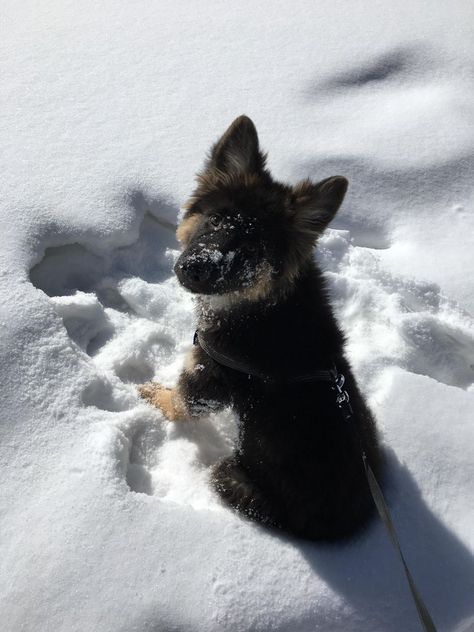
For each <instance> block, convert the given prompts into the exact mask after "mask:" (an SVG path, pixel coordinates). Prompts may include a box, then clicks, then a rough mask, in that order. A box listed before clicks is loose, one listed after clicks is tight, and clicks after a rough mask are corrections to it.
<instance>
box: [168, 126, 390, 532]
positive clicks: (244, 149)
mask: <svg viewBox="0 0 474 632" xmlns="http://www.w3.org/2000/svg"><path fill="white" fill-rule="evenodd" d="M346 187H347V183H346V181H345V180H344V179H343V178H340V177H335V178H330V179H328V180H325V181H323V182H322V183H319V184H316V185H314V184H312V183H310V182H308V181H306V182H304V183H302V184H300V185H297V186H296V187H294V188H292V187H288V186H285V185H282V184H279V183H276V182H274V181H273V180H272V178H271V176H270V174H269V173H268V171H266V169H265V158H264V156H263V155H262V154H261V152H260V150H259V147H258V138H257V135H256V131H255V128H254V126H253V123H252V122H251V121H250V119H248V118H247V117H240V118H239V119H237V121H235V122H234V123H233V125H232V126H231V127H230V128H229V130H228V131H227V132H226V134H224V136H223V137H222V139H221V140H220V141H219V142H218V143H217V144H216V145H215V146H214V149H213V152H212V153H211V158H210V160H209V162H208V163H207V166H206V170H205V172H204V174H202V175H201V176H200V184H199V186H198V189H197V191H196V192H195V194H194V196H193V198H192V199H191V202H190V204H189V207H188V211H187V213H186V215H185V217H184V220H183V226H186V222H189V224H188V225H189V226H192V230H189V231H188V233H187V234H186V239H184V240H183V242H184V243H183V245H184V250H183V253H182V255H181V257H180V259H179V260H178V262H177V264H176V268H175V269H176V272H177V275H178V278H179V279H180V281H181V283H182V284H183V285H184V286H185V287H187V288H188V289H190V290H191V291H193V292H195V293H197V294H200V295H201V296H200V297H199V327H200V329H201V330H202V331H203V332H204V334H203V335H204V336H205V339H206V341H207V342H208V343H209V344H210V345H211V346H212V347H214V348H215V349H217V350H218V351H220V352H222V353H225V354H226V355H228V356H231V357H232V358H234V359H236V360H237V361H239V360H240V361H244V362H245V363H247V364H250V365H251V366H252V367H255V369H257V370H259V371H261V372H264V373H267V374H271V375H273V376H274V377H275V380H274V381H272V382H263V381H262V380H261V379H259V378H257V377H250V376H248V375H245V374H244V373H241V372H238V371H235V370H232V369H229V368H226V367H223V366H222V365H220V364H218V363H216V362H215V361H214V360H212V359H211V358H210V357H209V356H208V355H207V354H206V353H205V352H204V351H203V350H202V349H201V348H200V347H196V348H195V349H194V353H193V357H192V366H189V365H188V367H187V368H186V369H185V370H184V371H183V372H182V374H181V377H180V380H179V384H178V388H177V392H178V393H179V396H180V398H181V399H182V401H183V402H184V404H185V406H186V408H187V410H188V411H189V413H190V414H195V415H198V414H201V413H202V412H203V410H206V407H207V408H211V409H213V410H216V409H219V408H221V407H224V406H232V407H233V408H234V410H235V411H236V412H237V414H238V416H239V419H240V433H239V442H238V445H237V446H236V449H235V452H234V454H233V456H232V457H230V458H226V459H224V460H222V461H221V462H219V463H218V464H217V465H216V466H215V467H214V469H213V472H212V482H213V485H214V487H215V489H216V490H217V492H218V493H219V494H220V496H221V497H222V498H223V499H224V500H225V501H226V502H227V503H228V504H229V505H231V506H232V507H234V508H235V509H237V510H238V511H240V512H242V513H243V514H245V515H246V516H248V517H249V518H252V519H254V520H258V521H260V522H262V523H264V524H268V525H272V526H275V527H280V528H283V529H285V530H287V531H289V532H291V533H293V534H295V535H298V536H304V537H307V538H311V539H326V540H333V539H337V538H341V537H346V536H349V535H351V534H353V533H354V532H355V531H356V530H357V529H359V528H360V527H362V526H363V525H364V524H365V523H366V521H367V520H368V518H369V516H370V515H371V513H372V505H373V503H372V500H371V496H370V493H369V490H368V486H367V482H366V479H365V474H364V469H363V464H362V460H361V448H363V449H364V450H365V452H366V453H367V456H368V458H369V461H370V463H371V465H372V468H373V469H374V470H375V471H376V472H377V471H379V453H378V447H377V438H376V431H375V424H374V420H373V418H372V416H371V413H370V411H369V410H368V408H367V405H366V403H365V401H364V398H363V397H362V395H361V393H360V392H359V390H358V388H357V384H356V382H355V379H354V376H353V374H352V371H351V368H350V366H349V364H348V362H347V360H346V358H345V357H344V337H343V334H342V333H341V330H340V329H339V327H338V325H337V323H336V320H335V318H334V315H333V313H332V309H331V306H330V304H329V301H328V298H327V295H326V291H325V286H324V280H323V277H322V274H321V272H320V271H319V270H318V268H317V266H316V264H315V263H314V259H313V256H312V248H313V246H314V244H315V242H316V239H317V237H318V236H319V235H320V234H321V232H322V230H323V229H324V228H325V226H326V225H327V224H328V222H329V221H330V220H331V219H332V217H333V216H334V214H335V213H336V211H337V209H338V207H339V205H340V203H341V202H342V199H343V197H344V193H345V190H346ZM190 220H191V221H190ZM183 234H184V231H183ZM229 253H230V254H229ZM232 253H233V254H232ZM334 362H335V363H336V365H337V367H338V369H339V371H340V372H342V373H343V374H344V375H345V377H346V387H347V390H348V391H349V393H350V396H351V404H352V408H353V411H354V414H353V417H352V418H351V420H350V421H345V420H344V419H343V416H342V415H341V411H340V410H339V408H338V407H337V405H336V402H335V392H334V391H333V390H332V389H331V387H330V385H329V384H328V383H327V382H311V383H299V384H291V383H288V382H287V381H286V380H285V378H287V377H291V376H293V375H301V374H303V373H311V372H314V371H315V370H318V369H329V368H331V367H332V365H333V363H334ZM193 367H194V368H193Z"/></svg>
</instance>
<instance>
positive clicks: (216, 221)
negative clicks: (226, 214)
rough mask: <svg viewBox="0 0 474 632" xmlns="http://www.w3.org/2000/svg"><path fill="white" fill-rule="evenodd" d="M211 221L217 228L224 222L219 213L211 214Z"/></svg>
mask: <svg viewBox="0 0 474 632" xmlns="http://www.w3.org/2000/svg"><path fill="white" fill-rule="evenodd" d="M209 222H210V223H211V224H212V226H214V228H217V227H218V226H220V225H221V223H222V217H221V216H220V215H219V214H218V213H214V214H213V215H210V217H209Z"/></svg>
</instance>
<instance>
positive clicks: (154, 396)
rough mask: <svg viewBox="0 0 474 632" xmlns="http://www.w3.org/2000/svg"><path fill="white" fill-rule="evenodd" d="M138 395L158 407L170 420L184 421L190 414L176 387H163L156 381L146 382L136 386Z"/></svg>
mask: <svg viewBox="0 0 474 632" xmlns="http://www.w3.org/2000/svg"><path fill="white" fill-rule="evenodd" d="M138 392H139V393H140V396H141V397H142V398H143V399H145V400H146V401H147V402H148V403H150V404H151V405H152V406H155V407H156V408H159V409H160V410H161V412H162V413H163V414H164V416H165V417H166V418H167V419H169V420H170V421H186V420H187V419H189V418H190V414H189V412H188V410H187V409H186V406H185V404H184V402H183V400H182V399H181V397H180V395H179V393H178V391H177V389H176V388H165V387H164V386H161V384H158V383H157V382H147V383H146V384H142V385H141V386H139V387H138Z"/></svg>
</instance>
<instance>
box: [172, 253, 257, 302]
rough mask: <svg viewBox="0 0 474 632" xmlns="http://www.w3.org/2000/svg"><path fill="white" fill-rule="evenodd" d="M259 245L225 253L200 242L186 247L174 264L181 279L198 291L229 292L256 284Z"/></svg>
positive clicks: (188, 287)
mask: <svg viewBox="0 0 474 632" xmlns="http://www.w3.org/2000/svg"><path fill="white" fill-rule="evenodd" d="M261 269H262V264H261V262H259V252H258V248H257V247H255V246H253V245H249V246H244V247H241V248H238V249H235V250H228V251H227V252H222V251H221V250H219V249H218V248H215V247H212V246H205V245H200V244H198V248H193V249H187V250H185V251H184V252H183V253H182V254H181V256H180V257H179V259H178V261H177V262H176V264H175V266H174V271H175V273H176V276H177V277H178V281H179V282H180V283H181V285H182V286H183V287H185V288H186V289H187V290H189V291H190V292H193V293H195V294H207V295H212V294H218V295H221V294H227V293H230V292H238V291H241V290H248V289H249V288H251V287H253V286H254V285H255V284H256V283H257V281H258V278H259V275H260V273H261Z"/></svg>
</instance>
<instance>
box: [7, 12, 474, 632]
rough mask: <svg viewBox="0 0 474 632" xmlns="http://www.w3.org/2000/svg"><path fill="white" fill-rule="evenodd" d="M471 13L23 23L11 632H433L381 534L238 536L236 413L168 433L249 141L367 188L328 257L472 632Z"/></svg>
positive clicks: (413, 540) (11, 50) (16, 40)
mask: <svg viewBox="0 0 474 632" xmlns="http://www.w3.org/2000/svg"><path fill="white" fill-rule="evenodd" d="M473 7H474V5H473V3H472V2H470V1H469V0H465V1H459V0H458V1H452V2H441V0H431V2H425V1H423V0H410V1H407V0H399V1H398V2H393V1H385V0H383V1H382V0H380V1H376V0H372V1H368V2H364V3H362V2H350V1H349V0H346V1H341V0H339V1H335V0H331V1H328V0H320V1H319V2H317V3H316V2H296V3H290V2H288V1H286V2H277V1H275V2H265V1H261V2H248V1H247V0H241V1H240V2H238V3H229V2H222V1H216V0H205V2H200V3H197V2H184V1H181V2H176V1H175V2H167V1H164V0H163V1H160V2H158V1H142V0H130V1H129V2H126V3H125V2H118V1H117V0H116V1H111V0H103V1H102V2H100V3H99V2H92V1H91V0H82V1H81V2H73V1H67V0H62V1H59V0H49V1H48V2H34V1H32V0H24V1H23V2H18V1H15V0H3V2H2V3H1V6H0V34H1V37H0V65H1V70H0V77H1V89H2V92H1V94H2V106H1V114H0V146H1V152H0V163H1V168H0V182H1V185H0V189H1V196H0V212H1V226H2V230H1V233H0V240H1V246H0V248H1V250H0V258H1V263H0V284H1V293H0V336H1V341H0V354H1V357H0V379H1V385H2V404H1V422H0V434H1V436H0V463H1V476H0V529H1V530H0V560H1V563H0V600H1V604H0V613H1V615H0V619H1V624H0V625H1V627H2V629H3V630H6V631H7V632H18V631H20V630H22V631H27V632H30V631H31V632H33V631H34V632H38V631H41V632H43V631H45V632H49V631H51V632H53V631H54V632H59V631H61V632H66V631H67V632H69V631H71V632H72V631H81V632H82V631H94V632H109V631H113V632H118V631H120V632H132V631H136V632H172V631H177V632H182V631H183V632H184V631H192V632H199V631H206V632H207V631H213V632H214V631H221V630H223V631H225V630H229V631H230V630H231V631H232V632H240V631H242V632H246V631H250V630H252V631H255V632H265V631H270V630H272V631H281V632H307V631H308V632H309V631H313V630H322V631H326V630H328V631H331V632H338V631H341V632H342V631H347V630H351V631H354V632H359V631H360V632H381V631H382V632H399V631H400V630H403V631H405V632H410V631H411V630H419V629H420V628H419V624H418V621H417V616H416V612H415V610H414V607H413V605H412V603H411V601H410V598H409V594H408V592H407V588H406V585H405V583H404V579H403V576H402V573H401V569H400V565H399V562H398V560H397V558H396V557H395V555H394V553H393V552H392V550H391V548H390V544H389V543H388V540H387V538H386V535H385V533H384V531H383V527H382V526H381V525H380V524H379V523H377V522H375V523H374V524H373V525H372V526H371V528H370V529H369V530H367V532H366V533H365V534H364V535H363V536H361V537H360V538H358V539H357V540H356V541H354V542H352V543H350V544H347V545H344V546H342V545H337V546H331V547H329V546H326V545H318V544H310V543H306V542H302V541H297V540H293V539H290V538H288V537H285V536H281V537H278V536H277V535H275V534H274V533H270V532H267V531H265V530H264V529H262V528H261V527H259V526H257V525H254V524H249V523H247V522H245V521H244V520H242V519H241V518H240V517H238V516H236V515H234V514H233V513H232V512H231V511H229V510H228V509H226V508H225V507H223V506H221V504H220V503H219V501H218V500H217V498H216V497H215V496H214V494H213V493H212V491H211V489H210V486H209V484H208V482H207V474H208V471H209V467H210V465H211V464H212V463H214V462H215V461H216V459H217V458H219V456H221V455H222V454H225V453H227V452H228V451H229V450H231V448H232V441H233V437H234V436H235V420H234V419H233V417H232V415H231V414H230V413H226V414H222V415H218V416H214V417H212V418H210V419H207V420H203V421H202V422H199V423H192V424H191V423H190V424H180V425H174V424H171V423H167V422H165V421H164V420H163V418H162V417H161V415H160V413H159V412H158V411H155V410H153V409H152V408H150V407H148V406H147V405H146V404H144V403H142V402H141V401H139V399H138V398H137V395H136V391H135V384H136V383H140V382H143V381H145V380H148V379H151V378H155V379H159V380H161V381H163V382H164V383H166V384H169V385H172V384H173V382H174V380H175V379H176V376H177V375H178V372H179V369H180V365H181V363H182V360H183V356H184V353H185V352H186V350H187V348H188V347H189V345H190V342H191V340H192V333H193V322H194V318H193V311H192V299H191V297H190V296H189V295H187V294H185V293H184V292H183V291H182V290H181V289H179V288H178V286H177V283H176V281H175V280H174V278H173V277H172V274H171V268H172V263H173V259H174V257H176V253H177V244H176V242H175V240H174V237H173V235H172V233H171V232H170V231H168V230H167V229H166V228H165V227H164V226H163V225H162V224H160V223H158V222H157V221H156V219H155V218H157V217H158V218H164V219H166V220H167V221H169V222H175V221H176V216H177V212H178V209H179V205H180V204H181V203H182V202H183V201H184V200H185V198H186V196H187V195H188V194H189V193H190V191H191V189H192V186H193V176H194V173H195V172H196V170H197V169H198V168H199V167H200V166H201V164H202V161H203V158H204V155H205V152H206V150H207V149H208V147H209V145H210V144H211V143H212V142H213V141H215V140H216V138H217V137H218V136H219V134H220V133H222V132H223V131H224V129H225V128H226V127H227V125H228V124H229V123H230V122H231V121H232V120H233V118H235V117H236V116H238V115H239V114H242V113H245V114H248V115H249V116H251V117H252V118H253V120H254V121H255V123H256V125H257V128H258V130H259V134H260V139H261V144H262V146H263V147H264V149H266V150H268V151H269V154H270V159H269V165H270V168H271V169H272V172H273V173H274V175H275V176H276V177H278V178H280V179H282V180H284V181H291V182H296V181H297V180H298V179H301V178H304V177H307V176H310V177H312V178H314V179H316V180H317V179H322V178H324V177H327V176H329V175H333V174H343V175H346V176H347V177H348V178H349V180H350V189H349V193H348V195H347V198H346V201H345V202H344V205H343V207H342V209H341V211H340V213H339V215H338V217H337V218H336V220H335V221H334V222H333V224H332V227H331V229H330V230H328V232H327V234H326V235H325V237H324V238H323V239H322V241H321V244H320V248H319V255H318V257H319V260H320V262H321V264H322V265H323V266H324V267H325V269H326V270H327V277H328V282H329V284H330V287H331V291H332V295H333V300H334V305H335V308H336V311H337V314H338V317H339V318H340V322H341V324H342V325H343V327H344V329H345V330H346V332H347V335H348V338H349V345H348V352H349V355H350V358H351V361H352V363H353V365H354V368H355V370H356V373H357V376H358V378H359V381H360V384H361V386H362V388H363V390H364V392H365V393H366V395H367V397H368V399H369V401H370V403H371V406H372V408H373V410H374V412H375V414H376V416H377V419H378V424H379V427H380V430H381V433H382V437H383V441H384V445H385V448H386V451H387V458H388V463H389V480H388V485H387V496H388V500H389V504H390V507H391V509H392V511H393V515H394V519H395V521H396V524H397V527H398V530H399V534H400V540H401V542H402V546H403V548H404V551H405V553H406V557H407V560H408V562H409V565H410V567H411V569H412V572H413V575H414V576H415V579H416V581H417V584H418V586H419V589H420V591H421V592H422V594H423V596H424V598H425V600H426V602H427V604H428V606H429V608H430V610H431V612H432V615H433V618H434V620H435V622H436V623H437V625H438V627H439V629H440V630H445V631H457V632H461V631H462V632H467V631H470V630H474V557H473V550H474V502H473V500H474V499H473V491H472V489H473V481H474V428H473V420H474V419H473V408H474V389H473V386H472V383H473V380H474V370H473V365H474V325H473V318H472V316H471V314H472V313H473V311H474V289H473V282H472V276H473V263H474V261H473V259H474V257H473V241H474V204H473V190H474V187H473V174H474V170H473V166H474V159H473V156H474V125H473V122H474V57H473V51H474V41H473V24H474V8H473Z"/></svg>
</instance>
